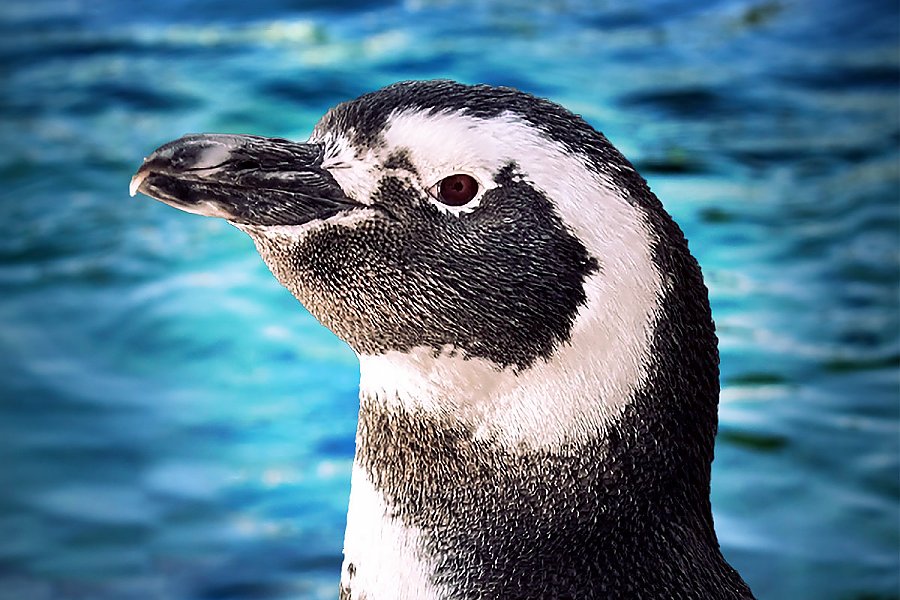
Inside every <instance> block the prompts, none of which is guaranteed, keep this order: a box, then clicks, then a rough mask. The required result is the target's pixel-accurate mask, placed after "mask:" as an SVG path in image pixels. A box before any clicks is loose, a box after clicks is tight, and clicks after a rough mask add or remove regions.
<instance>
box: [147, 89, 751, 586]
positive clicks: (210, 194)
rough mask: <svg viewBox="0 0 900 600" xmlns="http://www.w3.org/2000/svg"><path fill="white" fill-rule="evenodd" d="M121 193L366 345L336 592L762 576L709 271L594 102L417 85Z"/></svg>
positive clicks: (226, 142) (248, 139) (701, 581)
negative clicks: (720, 431) (237, 253)
mask: <svg viewBox="0 0 900 600" xmlns="http://www.w3.org/2000/svg"><path fill="white" fill-rule="evenodd" d="M130 191H131V195H132V196H133V195H135V193H137V192H140V193H143V194H145V195H147V196H150V197H152V198H155V199H157V200H160V201H162V202H164V203H167V204H170V205H172V206H174V207H176V208H179V209H181V210H184V211H187V212H190V213H196V214H200V215H205V216H212V217H220V218H223V219H225V220H227V221H228V222H230V223H232V224H233V225H234V226H235V227H237V228H238V229H240V230H242V231H243V232H245V233H246V234H248V235H249V236H250V237H251V238H252V239H253V241H254V242H255V245H256V248H257V249H258V251H259V254H260V255H261V257H262V259H263V260H264V261H265V263H266V265H267V266H268V267H269V269H270V270H271V271H272V273H273V274H274V275H275V277H276V278H277V279H278V281H279V282H281V284H282V285H284V286H285V287H286V288H287V289H288V290H290V292H291V293H292V294H293V295H294V296H295V297H296V298H297V299H298V300H299V301H300V302H301V303H302V304H303V305H304V306H305V307H306V309H307V310H308V311H309V312H310V313H311V314H312V315H314V316H315V317H316V318H317V319H318V320H319V321H320V322H321V323H322V324H323V325H324V326H326V327H328V328H329V329H331V331H333V332H334V333H335V334H337V336H338V337H339V338H341V339H342V340H343V341H344V342H346V343H347V344H348V345H349V346H350V347H351V348H352V349H353V350H354V351H355V353H356V354H357V355H358V357H359V368H360V387H359V398H360V408H359V424H358V430H357V433H356V454H355V458H354V462H353V470H352V476H351V494H350V503H349V509H348V515H347V529H346V536H345V542H344V561H343V567H342V571H341V579H340V586H339V594H340V598H341V599H342V600H351V599H352V600H362V599H365V600H385V599H417V600H435V599H451V598H452V599H466V600H468V599H485V598H515V599H538V598H571V599H576V598H577V599H586V598H642V599H645V598H666V599H670V598H685V599H687V598H704V599H705V598H722V599H733V598H752V594H751V591H750V589H749V588H748V586H747V585H746V584H745V583H744V581H743V580H742V578H741V577H740V575H739V574H738V573H737V571H735V569H733V568H732V567H731V566H730V565H729V564H728V563H727V562H726V560H725V559H724V558H723V556H722V554H721V552H720V548H719V543H718V540H717V537H716V533H715V529H714V527H713V518H712V512H711V507H710V496H709V494H710V466H711V462H712V460H713V443H714V439H715V435H716V429H717V405H718V396H719V383H718V360H719V359H718V350H717V339H716V334H715V328H714V324H713V321H712V317H711V312H710V306H709V301H708V294H707V289H706V287H705V284H704V281H703V278H702V275H701V272H700V268H699V266H698V264H697V261H696V260H695V259H694V257H693V256H692V255H691V253H690V251H689V249H688V245H687V241H686V240H685V237H684V235H683V234H682V231H681V230H680V229H679V227H678V225H676V224H675V222H674V221H673V220H672V218H671V217H670V216H669V214H668V213H667V212H666V211H665V209H664V208H663V206H662V204H661V203H660V201H659V200H658V198H657V197H656V196H655V195H654V194H653V192H651V191H650V189H649V187H648V184H647V182H646V181H645V180H644V179H643V178H642V177H641V176H640V175H639V174H638V173H637V172H636V170H635V168H634V167H633V166H632V164H631V163H630V162H629V161H628V160H627V159H626V158H625V157H623V155H622V154H620V153H619V151H618V150H616V148H615V147H613V145H612V144H611V143H610V142H609V141H608V140H607V139H606V137H604V135H603V134H601V133H600V132H598V131H597V130H595V129H594V128H593V127H591V126H590V125H589V124H588V123H587V122H586V121H584V120H583V119H582V118H581V117H579V116H577V115H575V114H573V113H571V112H569V111H568V110H566V109H565V108H563V107H562V106H560V105H558V104H555V103H553V102H551V101H549V100H546V99H542V98H538V97H535V96H532V95H529V94H527V93H524V92H521V91H518V90H516V89H512V88H507V87H494V86H489V85H464V84H461V83H457V82H453V81H446V80H437V81H408V82H401V83H396V84H394V85H390V86H388V87H385V88H383V89H380V90H378V91H375V92H371V93H367V94H365V95H363V96H361V97H359V98H357V99H355V100H351V101H348V102H344V103H342V104H339V105H337V106H336V107H334V108H332V109H331V110H329V111H328V112H327V113H326V114H325V115H324V116H323V117H322V119H321V120H320V121H319V122H318V124H317V125H316V126H315V127H314V129H313V132H312V134H311V136H310V138H309V140H308V141H306V142H302V143H301V142H295V141H290V140H286V139H270V138H264V137H257V136H250V135H228V134H192V135H186V136H184V137H182V138H180V139H178V140H175V141H173V142H170V143H168V144H165V145H163V146H161V147H160V148H158V149H157V150H156V151H154V152H153V153H152V154H151V155H150V156H149V157H147V158H146V159H145V160H144V162H143V164H142V165H141V167H140V168H139V170H138V171H137V172H136V174H135V175H134V177H133V179H132V181H131V190H130Z"/></svg>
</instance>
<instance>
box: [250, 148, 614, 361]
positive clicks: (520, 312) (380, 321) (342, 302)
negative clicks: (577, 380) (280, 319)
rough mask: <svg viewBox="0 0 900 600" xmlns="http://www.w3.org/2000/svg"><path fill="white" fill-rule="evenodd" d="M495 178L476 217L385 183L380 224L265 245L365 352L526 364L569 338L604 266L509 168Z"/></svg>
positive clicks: (308, 302)
mask: <svg viewBox="0 0 900 600" xmlns="http://www.w3.org/2000/svg"><path fill="white" fill-rule="evenodd" d="M496 183H497V184H498V186H497V187H496V188H494V189H492V190H489V191H487V192H486V193H485V194H484V196H483V198H482V200H481V204H480V206H479V207H478V209H477V210H475V211H473V212H471V213H467V214H462V215H453V214H447V213H445V212H443V211H441V210H439V209H438V208H437V207H435V206H434V205H433V204H432V203H431V202H430V201H429V200H428V199H427V198H426V197H424V195H423V193H422V192H420V191H417V190H415V189H413V188H412V187H410V186H408V185H407V184H406V183H405V182H404V180H402V179H400V178H397V177H393V176H387V177H385V178H384V179H383V180H382V181H381V183H380V185H379V187H378V190H377V192H376V193H375V195H374V197H373V199H372V200H373V205H372V206H373V208H374V209H375V210H376V211H378V210H381V209H382V208H383V210H382V212H381V214H380V215H379V216H378V217H375V218H371V219H367V220H366V221H364V222H361V223H360V224H359V225H358V226H357V227H355V228H347V227H342V226H329V225H326V226H324V227H322V228H321V229H318V230H315V231H312V232H311V233H310V234H309V235H308V236H307V237H306V238H304V239H303V240H302V241H301V242H300V243H297V244H296V245H294V246H293V247H289V248H288V247H285V246H284V242H282V241H278V242H272V241H271V240H269V239H267V238H265V237H264V236H256V240H257V245H258V246H259V249H260V252H261V254H262V255H263V257H264V258H265V259H266V262H267V263H268V264H269V266H270V267H271V268H272V270H273V272H275V274H276V276H278V278H279V279H280V280H281V282H282V283H283V284H284V285H285V286H286V287H288V288H289V289H290V290H291V291H292V292H293V293H294V294H295V295H296V296H297V298H299V299H300V300H301V302H303V304H304V305H305V306H306V307H307V308H308V309H309V310H310V312H312V313H313V314H314V315H315V316H316V317H317V318H318V319H319V320H320V321H322V323H324V324H325V325H326V326H327V327H329V328H330V329H331V330H332V331H334V332H335V333H336V334H337V335H338V336H340V337H341V338H342V339H344V340H345V341H347V342H348V343H349V344H350V345H351V346H352V347H353V348H354V349H355V350H356V351H357V352H359V353H364V354H380V353H384V352H387V351H391V350H397V351H401V352H408V351H410V350H411V349H413V348H416V347H426V348H430V349H431V350H432V351H433V352H434V353H435V354H437V353H439V352H441V351H445V350H448V351H450V352H457V353H459V354H461V355H462V356H464V357H469V358H483V359H487V360H490V361H492V362H494V363H495V364H497V365H498V366H499V367H501V368H502V367H508V366H513V367H516V368H521V369H524V368H527V367H528V366H530V365H531V364H532V363H533V362H534V361H535V360H538V359H540V358H546V357H549V356H550V355H551V354H552V353H553V352H554V350H555V349H556V347H557V346H558V345H559V344H561V343H564V342H566V341H567V340H568V339H569V334H570V331H571V328H572V324H573V322H574V319H575V316H576V315H577V313H578V309H579V307H580V306H582V305H583V304H584V303H585V301H586V295H585V291H584V282H585V279H586V278H587V277H588V276H589V275H590V274H592V273H594V272H596V271H597V270H598V269H599V268H600V265H599V264H598V262H597V260H596V259H595V258H593V257H591V256H590V255H589V254H588V252H587V250H586V248H585V247H584V245H583V244H582V243H581V242H580V241H579V240H578V239H577V238H576V237H575V236H574V235H573V234H572V233H570V232H569V231H568V230H567V229H566V227H565V226H564V225H563V223H562V221H561V219H560V217H559V215H558V214H557V213H556V211H555V209H554V207H553V205H552V203H551V202H550V200H549V199H548V198H547V197H546V196H544V195H543V194H542V193H541V192H539V191H538V190H536V189H534V188H533V187H531V186H530V185H529V184H528V183H526V182H524V181H523V180H522V179H521V178H518V177H515V173H514V167H513V166H512V165H510V166H508V167H506V168H505V169H503V170H502V171H501V172H500V173H498V174H497V176H496Z"/></svg>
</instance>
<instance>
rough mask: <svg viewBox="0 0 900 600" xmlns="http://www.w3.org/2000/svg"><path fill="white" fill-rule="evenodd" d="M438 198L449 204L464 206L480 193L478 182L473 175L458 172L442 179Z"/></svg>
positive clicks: (438, 186)
mask: <svg viewBox="0 0 900 600" xmlns="http://www.w3.org/2000/svg"><path fill="white" fill-rule="evenodd" d="M437 188H438V194H437V199H438V200H440V201H441V202H443V203H444V204H446V205H448V206H462V205H464V204H468V203H469V202H471V201H472V198H474V197H475V195H476V194H477V193H478V182H477V181H475V178H474V177H472V176H471V175H465V174H463V173H457V174H456V175H451V176H450V177H445V178H443V179H441V182H440V183H439V184H438V185H437Z"/></svg>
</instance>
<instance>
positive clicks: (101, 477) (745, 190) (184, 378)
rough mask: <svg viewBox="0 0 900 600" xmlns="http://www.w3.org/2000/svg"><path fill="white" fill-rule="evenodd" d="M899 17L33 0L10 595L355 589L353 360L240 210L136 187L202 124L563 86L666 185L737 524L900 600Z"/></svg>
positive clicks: (0, 563) (758, 547) (760, 553)
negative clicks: (421, 94) (706, 326)
mask: <svg viewBox="0 0 900 600" xmlns="http://www.w3.org/2000/svg"><path fill="white" fill-rule="evenodd" d="M898 12H900V9H898V7H897V6H896V4H895V3H891V2H874V1H873V2H858V3H846V2H838V1H837V0H818V1H811V0H810V1H803V0H796V1H794V2H788V1H786V0H775V1H771V0H763V1H762V2H753V1H742V0H716V1H713V2H699V1H696V2H675V1H667V0H653V1H652V2H645V3H634V2H624V1H613V0H609V1H606V2H599V3H596V4H594V3H589V2H584V3H579V2H574V3H569V2H554V3H548V4H547V5H546V6H544V7H542V8H538V7H532V6H530V5H525V4H524V3H516V2H494V3H489V4H484V3H480V2H472V3H467V2H461V1H456V0H447V1H442V2H429V1H427V0H418V1H416V0H411V1H410V2H407V3H405V4H404V3H384V4H382V3H378V2H363V1H361V2H352V3H347V4H345V5H344V6H343V7H342V8H340V9H335V8H333V7H332V3H330V2H309V3H307V4H306V5H299V4H298V3H296V2H288V1H286V0H257V1H255V2H252V3H239V4H238V3H235V4H234V5H232V6H227V7H223V6H221V5H220V3H215V2H208V1H205V0H194V1H191V2H177V1H174V0H159V1H157V2H154V3H146V4H145V3H141V4H140V5H139V7H138V5H132V4H131V3H120V2H112V1H110V0H94V1H92V2H87V1H86V0H84V1H79V0H27V1H26V0H5V2H4V3H3V5H2V7H0V90H2V93H0V141H2V148H3V149H2V152H0V190H2V191H0V194H2V196H0V356H2V357H3V360H2V361H0V598H2V599H4V600H6V599H10V600H19V599H51V598H52V599H81V598H91V599H97V600H106V599H128V598H136V599H137V598H140V599H144V598H189V599H213V598H215V599H226V598H229V599H230V598H235V599H237V598H266V599H274V598H294V597H304V598H333V597H334V596H335V595H336V583H337V580H338V574H339V564H340V552H341V544H342V536H343V529H344V521H345V510H346V502H347V497H348V493H349V473H350V463H351V459H352V454H353V433H354V429H355V418H356V414H355V413H356V381H357V365H356V362H355V357H354V356H353V354H352V353H351V352H350V351H349V350H348V349H347V348H346V347H344V346H343V345H342V344H341V343H340V342H339V341H338V340H337V339H335V338H334V337H333V336H332V335H331V334H330V333H328V332H327V331H326V330H324V329H323V328H322V327H320V326H318V325H317V324H316V323H315V322H314V320H313V319H312V318H311V317H310V316H309V315H308V314H307V313H305V312H304V311H303V310H302V309H301V308H300V307H299V306H298V305H297V304H296V303H295V301H294V300H293V299H292V298H291V297H290V296H289V294H288V293H287V292H286V291H284V290H283V289H282V288H280V287H279V286H278V285H277V283H276V282H275V281H274V280H273V278H272V277H271V276H270V274H269V273H268V272H267V271H266V269H265V267H264V266H263V265H262V263H261V261H260V260H259V258H258V257H257V255H256V253H255V251H254V249H253V247H252V244H251V243H250V241H249V240H248V239H247V238H245V237H244V236H243V235H242V234H240V233H239V232H238V231H236V230H234V229H233V228H231V227H229V226H228V225H227V224H225V223H223V222H220V221H216V220H212V219H201V218H198V217H194V216H191V215H187V214H183V213H180V212H178V211H175V210H173V209H170V208H168V207H166V206H164V205H162V204H159V203H155V202H152V201H149V200H147V199H146V198H142V197H141V198H136V199H131V198H129V197H128V195H127V190H128V180H129V177H130V175H131V173H132V172H133V170H134V169H135V168H136V167H137V165H138V164H139V163H140V159H141V157H142V156H144V155H146V154H147V153H148V152H149V151H150V150H151V149H153V148H154V147H156V146H157V145H158V144H160V143H162V142H164V141H168V140H170V139H173V138H175V137H178V136H179V135H181V134H183V133H186V132H191V131H225V132H244V133H255V134H259V135H277V136H288V137H296V138H301V139H302V138H305V136H306V135H307V134H308V133H309V131H310V129H311V127H312V125H313V123H314V122H315V120H316V119H317V118H318V116H319V115H320V114H321V113H322V112H323V111H324V110H325V109H327V108H328V107H329V106H331V105H333V104H334V103H336V102H338V101H340V100H344V99H348V98H351V97H354V96H356V95H358V94H359V93H362V92H364V91H368V90H371V89H374V88H377V87H380V86H382V85H384V84H387V83H390V82H393V81H396V80H399V79H408V78H426V77H437V76H441V77H452V78H456V79H460V80H463V81H468V82H478V81H484V82H490V83H497V84H508V85H514V86H517V87H520V88H523V89H525V90H529V91H532V92H534V93H538V94H540V95H544V96H548V97H550V98H552V99H554V100H556V101H559V102H561V103H563V104H565V105H567V106H568V107H570V108H571V109H573V110H575V111H577V112H579V113H581V114H583V115H584V116H585V117H586V118H587V119H588V120H589V121H590V122H592V123H593V124H595V125H596V126H597V127H598V128H600V129H602V130H603V131H604V132H605V133H606V134H607V135H608V137H609V138H610V139H611V140H612V141H613V142H614V143H616V144H617V145H618V146H619V147H620V148H621V149H622V150H623V151H624V152H625V154H626V155H628V156H629V157H630V158H631V159H632V160H633V161H634V162H635V163H636V164H637V166H638V168H639V169H640V170H641V171H642V172H643V173H644V174H645V175H646V176H647V177H648V179H649V180H650V183H651V185H652V187H653V188H654V189H655V190H656V192H657V193H658V194H659V195H660V197H661V198H662V199H663V201H664V202H665V204H666V205H667V207H668V208H669V210H670V211H671V212H672V213H673V215H674V216H675V217H676V219H677V220H678V221H679V222H680V223H681V225H682V227H683V228H684V229H685V231H686V233H687V235H688V237H689V239H690V240H691V247H692V249H693V251H694V253H695V254H696V255H697V257H698V258H699V260H700V263H701V264H702V265H703V267H704V271H705V273H706V277H707V280H708V282H709V285H710V288H711V294H712V302H713V310H714V314H715V316H716V319H717V322H718V327H719V332H720V337H721V350H722V382H723V386H724V387H723V393H722V405H721V411H720V412H721V433H720V437H719V440H718V447H717V459H716V462H715V465H714V469H713V471H714V472H713V507H714V510H715V517H716V521H717V525H718V531H719V535H720V539H721V541H722V545H723V550H724V553H725V555H726V556H727V557H728V558H729V560H730V561H731V562H732V563H733V564H734V565H735V566H736V567H737V568H738V569H739V570H740V571H741V572H742V573H743V575H744V577H745V578H746V580H747V581H748V582H749V583H750V585H751V586H752V587H753V589H754V590H755V591H756V593H757V594H758V595H759V596H760V597H761V598H784V599H794V598H822V599H830V598H834V599H851V598H855V599H863V598H865V599H880V598H884V599H887V598H895V597H897V595H898V593H900V581H898V578H900V564H898V561H900V531H898V528H900V510H898V506H900V479H898V473H900V466H898V454H900V450H898V439H900V434H898V428H900V419H898V399H900V398H898V390H900V387H898V370H897V366H898V356H900V347H898V335H897V334H898V330H900V319H898V306H897V302H898V273H900V271H898V263H900V240H898V237H900V202H898V189H900V188H898V182H900V175H898V171H900V168H898V164H900V162H898V155H900V152H898V140H900V114H898V110H900V108H898V107H900V105H898V87H900V85H898V84H900V75H898V73H900V49H898V48H900V47H898V43H900V14H898Z"/></svg>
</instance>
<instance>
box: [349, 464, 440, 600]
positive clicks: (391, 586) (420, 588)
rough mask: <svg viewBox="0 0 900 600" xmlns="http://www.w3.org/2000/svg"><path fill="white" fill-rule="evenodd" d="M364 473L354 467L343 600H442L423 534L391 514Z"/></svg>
mask: <svg viewBox="0 0 900 600" xmlns="http://www.w3.org/2000/svg"><path fill="white" fill-rule="evenodd" d="M390 512H391V510H390V508H389V507H388V506H386V504H385V502H384V499H383V497H382V495H381V493H380V492H378V490H376V489H375V487H374V486H373V485H372V483H371V482H370V481H369V478H368V476H367V474H366V472H365V470H364V469H362V468H361V467H359V465H354V466H353V479H352V484H351V489H350V507H349V509H348V512H347V533H346V535H345V537H344V564H343V567H342V569H341V590H342V595H341V600H360V599H361V598H365V599H366V600H437V599H439V598H444V597H446V595H445V594H442V593H441V592H440V590H438V589H437V588H436V587H435V586H434V585H433V584H432V583H431V582H430V577H429V574H430V573H431V572H432V571H433V566H432V565H430V564H428V562H427V561H426V560H425V558H424V556H423V552H422V550H421V544H420V539H419V532H418V531H417V530H415V529H413V528H409V527H406V526H405V525H404V524H403V523H402V522H401V521H400V520H399V519H395V518H393V517H392V516H391V515H390Z"/></svg>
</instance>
